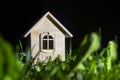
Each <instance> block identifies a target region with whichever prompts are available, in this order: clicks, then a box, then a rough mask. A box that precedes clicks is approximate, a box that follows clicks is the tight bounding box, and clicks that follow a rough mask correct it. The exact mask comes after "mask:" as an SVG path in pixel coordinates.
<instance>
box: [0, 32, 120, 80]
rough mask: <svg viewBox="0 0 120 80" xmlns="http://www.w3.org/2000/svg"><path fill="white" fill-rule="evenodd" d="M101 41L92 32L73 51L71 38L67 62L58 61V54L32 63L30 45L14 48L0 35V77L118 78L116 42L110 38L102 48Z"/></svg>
mask: <svg viewBox="0 0 120 80" xmlns="http://www.w3.org/2000/svg"><path fill="white" fill-rule="evenodd" d="M101 42H102V37H101V35H100V34H99V33H98V32H91V33H89V34H86V35H85V37H84V38H83V40H82V42H81V43H80V45H79V46H78V48H76V49H75V50H72V41H70V49H69V51H68V52H67V53H66V61H64V62H61V61H60V59H59V56H58V58H56V59H55V60H54V61H51V59H50V60H49V61H48V63H44V62H38V63H37V64H36V65H33V64H32V63H33V61H34V60H35V59H36V57H37V55H36V57H34V58H31V50H30V49H29V48H28V49H26V50H25V51H23V49H22V43H21V42H20V46H17V47H16V49H15V51H14V50H13V46H12V45H11V44H10V43H9V42H7V41H5V40H4V39H3V38H1V37H0V80H120V63H119V60H118V52H117V51H118V44H117V42H116V40H111V41H108V45H107V46H106V47H102V46H101V45H102V44H101ZM37 54H39V52H38V53H37ZM24 55H26V57H25V58H24ZM23 59H24V60H25V62H23Z"/></svg>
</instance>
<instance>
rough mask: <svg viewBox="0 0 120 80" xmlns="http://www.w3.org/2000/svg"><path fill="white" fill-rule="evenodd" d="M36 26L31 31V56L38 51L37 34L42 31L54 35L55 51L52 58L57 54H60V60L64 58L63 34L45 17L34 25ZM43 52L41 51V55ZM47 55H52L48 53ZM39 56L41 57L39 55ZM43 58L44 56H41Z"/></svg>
mask: <svg viewBox="0 0 120 80" xmlns="http://www.w3.org/2000/svg"><path fill="white" fill-rule="evenodd" d="M36 26H37V27H35V28H34V30H33V31H32V32H31V48H34V49H33V51H32V56H34V55H35V54H36V53H37V52H38V51H39V41H40V40H39V35H40V34H42V33H44V32H50V33H51V34H53V35H55V36H54V47H55V52H54V55H53V56H52V57H53V59H54V58H56V56H57V55H58V54H60V56H61V60H63V61H64V60H65V35H64V34H63V33H62V32H61V31H60V30H59V29H58V28H57V27H56V26H55V25H54V24H53V23H52V22H51V21H50V20H49V19H48V18H47V17H46V18H45V19H44V21H42V22H41V23H39V24H37V25H36ZM42 54H44V53H41V54H40V55H42ZM48 55H52V53H51V54H48ZM42 56H44V55H42ZM40 58H41V57H40ZM42 58H45V57H42ZM42 60H43V59H42Z"/></svg>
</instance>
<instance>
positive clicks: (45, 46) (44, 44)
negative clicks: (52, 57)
mask: <svg viewBox="0 0 120 80" xmlns="http://www.w3.org/2000/svg"><path fill="white" fill-rule="evenodd" d="M43 49H47V40H43Z"/></svg>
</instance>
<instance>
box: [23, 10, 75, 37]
mask: <svg viewBox="0 0 120 80" xmlns="http://www.w3.org/2000/svg"><path fill="white" fill-rule="evenodd" d="M45 17H47V18H48V19H50V20H52V22H54V24H55V25H57V28H58V29H59V30H60V31H61V32H62V33H63V34H64V35H65V37H66V38H69V37H73V35H72V34H71V33H70V32H69V31H68V30H67V29H66V28H65V27H64V26H63V25H62V24H61V23H60V22H59V21H58V20H57V19H56V18H55V17H54V16H53V15H52V14H51V13H50V12H49V11H48V12H47V13H46V14H45V15H44V16H43V17H42V18H41V19H40V20H39V21H38V22H37V23H36V24H35V25H34V26H33V27H32V28H31V29H30V30H29V31H28V32H27V33H26V34H25V35H24V37H27V36H28V35H29V34H30V33H31V31H32V30H33V29H34V28H35V27H37V25H38V24H39V23H41V22H42V21H43V20H44V18H45Z"/></svg>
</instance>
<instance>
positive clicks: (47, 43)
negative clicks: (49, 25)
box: [42, 34, 54, 50]
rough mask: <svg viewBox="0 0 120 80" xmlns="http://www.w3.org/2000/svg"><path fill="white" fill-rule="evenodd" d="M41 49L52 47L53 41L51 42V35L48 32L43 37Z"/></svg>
mask: <svg viewBox="0 0 120 80" xmlns="http://www.w3.org/2000/svg"><path fill="white" fill-rule="evenodd" d="M42 40H43V49H45V50H50V49H53V48H54V46H53V45H54V42H53V40H54V39H53V37H52V36H51V35H49V34H47V35H45V36H44V37H43V39H42Z"/></svg>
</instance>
